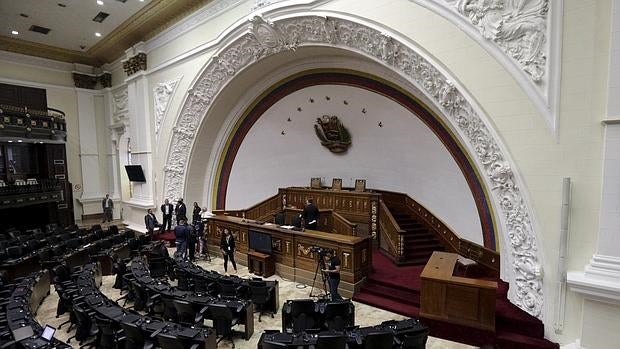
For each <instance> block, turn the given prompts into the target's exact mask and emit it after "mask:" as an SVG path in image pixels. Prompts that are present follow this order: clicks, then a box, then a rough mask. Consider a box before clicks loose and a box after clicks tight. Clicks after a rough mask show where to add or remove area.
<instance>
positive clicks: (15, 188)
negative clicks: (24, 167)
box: [0, 179, 63, 208]
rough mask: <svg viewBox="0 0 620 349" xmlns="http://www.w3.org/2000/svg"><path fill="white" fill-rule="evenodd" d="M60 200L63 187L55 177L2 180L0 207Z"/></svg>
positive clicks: (0, 183)
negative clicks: (13, 180)
mask: <svg viewBox="0 0 620 349" xmlns="http://www.w3.org/2000/svg"><path fill="white" fill-rule="evenodd" d="M60 201H63V187H62V184H61V183H60V182H59V181H57V180H55V179H39V180H25V181H16V184H6V183H4V182H0V208H7V207H21V206H26V205H32V204H40V203H46V202H60Z"/></svg>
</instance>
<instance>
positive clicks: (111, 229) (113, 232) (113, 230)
mask: <svg viewBox="0 0 620 349" xmlns="http://www.w3.org/2000/svg"><path fill="white" fill-rule="evenodd" d="M108 232H109V233H110V235H116V234H118V227H117V226H116V225H111V226H109V227H108Z"/></svg>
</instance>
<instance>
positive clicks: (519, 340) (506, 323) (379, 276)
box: [353, 249, 559, 349]
mask: <svg viewBox="0 0 620 349" xmlns="http://www.w3.org/2000/svg"><path fill="white" fill-rule="evenodd" d="M372 265H373V272H372V273H371V274H370V275H369V276H368V278H367V279H366V282H365V284H364V286H363V287H362V288H361V290H360V292H359V293H358V294H357V295H356V296H355V297H353V300H355V301H358V302H361V303H365V304H370V305H373V306H375V307H378V308H381V309H386V310H389V311H392V312H394V313H397V314H402V315H405V316H411V317H419V312H420V274H421V273H422V270H423V269H424V266H423V265H416V266H396V265H395V264H394V263H393V262H392V261H391V260H390V259H389V258H388V257H386V256H385V255H383V253H381V252H379V251H378V250H377V249H375V250H374V251H373V261H372ZM507 292H508V285H507V284H506V283H504V282H502V281H498V289H497V301H496V313H495V314H496V315H495V317H496V320H495V324H496V325H495V326H496V332H495V333H493V332H490V331H483V330H479V329H475V328H471V327H466V326H460V325H455V324H452V323H447V322H443V321H437V320H430V319H424V318H423V319H422V322H423V323H424V324H426V325H427V326H429V327H430V329H431V332H430V334H431V335H432V336H435V337H439V338H444V339H448V340H452V341H456V342H461V343H467V344H470V345H476V346H482V345H485V344H495V346H496V348H501V349H516V348H519V349H521V348H531V349H558V348H559V345H558V344H556V343H551V342H550V341H548V340H546V339H544V327H543V324H542V322H541V321H540V320H538V319H536V318H534V317H532V316H530V315H529V314H527V313H525V312H524V311H522V310H521V309H519V308H518V307H516V306H515V305H513V304H512V303H510V302H509V301H508V299H507V298H506V295H507Z"/></svg>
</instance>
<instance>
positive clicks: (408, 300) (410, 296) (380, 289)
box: [360, 282, 420, 307]
mask: <svg viewBox="0 0 620 349" xmlns="http://www.w3.org/2000/svg"><path fill="white" fill-rule="evenodd" d="M360 291H361V292H363V293H368V294H373V295H375V296H379V297H385V298H388V299H392V300H395V301H397V302H401V303H403V304H409V305H414V306H416V307H419V306H420V293H419V292H412V290H407V291H403V290H400V289H397V288H392V287H388V286H384V285H380V284H373V283H368V282H367V283H366V284H364V286H363V287H362V289H361V290H360Z"/></svg>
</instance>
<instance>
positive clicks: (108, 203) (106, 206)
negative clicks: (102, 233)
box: [101, 194, 114, 223]
mask: <svg viewBox="0 0 620 349" xmlns="http://www.w3.org/2000/svg"><path fill="white" fill-rule="evenodd" d="M101 208H103V222H101V223H105V222H106V221H107V222H112V211H114V202H113V201H112V199H110V194H105V199H103V201H101Z"/></svg>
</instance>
